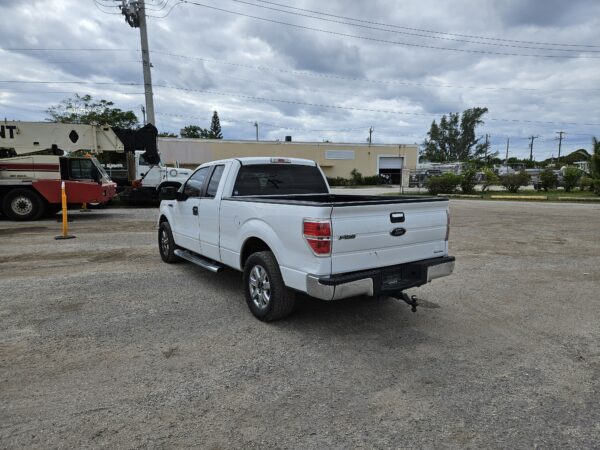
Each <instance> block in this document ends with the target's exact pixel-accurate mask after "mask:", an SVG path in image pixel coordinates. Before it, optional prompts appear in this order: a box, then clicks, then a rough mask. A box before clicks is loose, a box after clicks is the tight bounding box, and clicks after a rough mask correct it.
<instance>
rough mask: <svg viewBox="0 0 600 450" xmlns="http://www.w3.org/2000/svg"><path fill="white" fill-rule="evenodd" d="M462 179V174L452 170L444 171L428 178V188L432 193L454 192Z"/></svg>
mask: <svg viewBox="0 0 600 450" xmlns="http://www.w3.org/2000/svg"><path fill="white" fill-rule="evenodd" d="M461 181H462V177H461V176H460V175H455V174H453V173H451V172H447V173H444V174H442V175H438V176H435V177H431V178H429V179H428V180H427V183H426V186H427V190H428V191H429V193H430V194H431V195H438V194H453V193H454V192H456V188H457V187H458V185H459V184H460V182H461Z"/></svg>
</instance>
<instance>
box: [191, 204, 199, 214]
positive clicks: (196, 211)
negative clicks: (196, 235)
mask: <svg viewBox="0 0 600 450" xmlns="http://www.w3.org/2000/svg"><path fill="white" fill-rule="evenodd" d="M192 214H193V215H195V216H197V215H198V207H197V206H194V207H193V208H192Z"/></svg>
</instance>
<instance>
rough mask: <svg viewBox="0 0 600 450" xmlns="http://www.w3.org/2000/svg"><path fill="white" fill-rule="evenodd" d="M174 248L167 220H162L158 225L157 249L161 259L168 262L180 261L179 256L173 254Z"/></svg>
mask: <svg viewBox="0 0 600 450" xmlns="http://www.w3.org/2000/svg"><path fill="white" fill-rule="evenodd" d="M176 248H177V246H176V245H175V240H174V239H173V233H172V232H171V226H170V225H169V222H162V223H161V224H160V225H159V226H158V250H159V251H160V257H161V258H162V260H163V261H164V262H166V263H168V264H173V263H176V262H179V261H181V258H179V256H177V255H175V249H176Z"/></svg>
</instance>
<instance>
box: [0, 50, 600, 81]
mask: <svg viewBox="0 0 600 450" xmlns="http://www.w3.org/2000/svg"><path fill="white" fill-rule="evenodd" d="M0 50H4V51H31V52H35V51H86V52H89V51H105V52H111V51H115V52H139V50H136V49H123V48H115V49H110V48H17V47H5V48H0ZM152 53H153V54H154V55H163V56H170V57H174V58H181V59H189V60H194V61H203V62H207V63H211V64H221V65H228V66H232V67H241V68H245V69H255V70H261V71H265V72H279V73H289V74H293V75H301V76H307V77H312V78H325V79H334V80H348V81H361V82H366V83H375V84H390V85H403V86H417V87H436V88H452V89H481V90H506V91H532V92H535V91H543V92H547V91H549V90H551V91H565V92H581V91H584V92H586V91H589V92H595V91H600V88H549V89H540V88H522V87H513V86H475V85H456V84H440V83H419V82H411V81H400V80H376V79H372V78H361V77H349V76H343V75H331V74H322V73H316V72H306V71H301V70H289V69H283V68H278V67H273V66H260V65H252V64H241V63H234V62H229V61H222V60H216V59H208V58H201V57H197V56H190V55H179V54H175V53H171V52H166V51H160V50H154V51H153V52H152ZM48 62H51V61H48ZM138 62H139V61H138Z"/></svg>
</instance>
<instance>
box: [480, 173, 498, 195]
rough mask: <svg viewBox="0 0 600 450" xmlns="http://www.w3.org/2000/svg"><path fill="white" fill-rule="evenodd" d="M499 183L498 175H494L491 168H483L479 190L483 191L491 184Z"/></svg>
mask: <svg viewBox="0 0 600 450" xmlns="http://www.w3.org/2000/svg"><path fill="white" fill-rule="evenodd" d="M498 184H500V177H498V175H496V172H494V171H493V170H492V169H484V170H483V181H482V183H481V192H485V191H486V190H488V189H489V188H490V187H491V186H496V185H498Z"/></svg>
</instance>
